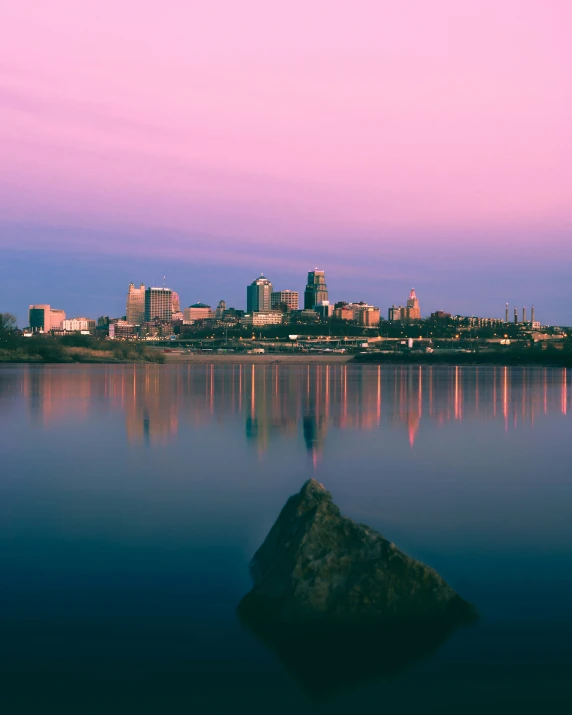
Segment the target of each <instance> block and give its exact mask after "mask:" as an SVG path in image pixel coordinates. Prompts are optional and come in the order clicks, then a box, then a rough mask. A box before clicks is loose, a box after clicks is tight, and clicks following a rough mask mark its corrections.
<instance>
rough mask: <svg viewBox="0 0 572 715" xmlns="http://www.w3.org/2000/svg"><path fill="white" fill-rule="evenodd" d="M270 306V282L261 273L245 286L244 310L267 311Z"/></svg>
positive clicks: (249, 311) (250, 311) (253, 311)
mask: <svg viewBox="0 0 572 715" xmlns="http://www.w3.org/2000/svg"><path fill="white" fill-rule="evenodd" d="M271 308H272V283H271V282H270V281H269V280H268V278H265V277H264V275H263V274H262V273H261V274H260V278H257V279H256V280H255V281H252V283H251V284H250V285H249V286H248V287H247V288H246V312H247V313H268V312H270V309H271Z"/></svg>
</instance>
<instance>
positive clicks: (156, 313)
mask: <svg viewBox="0 0 572 715" xmlns="http://www.w3.org/2000/svg"><path fill="white" fill-rule="evenodd" d="M172 317H173V291H172V290H171V289H170V288H147V290H146V291H145V322H147V323H148V322H151V321H153V320H161V321H169V322H170V321H171V319H172Z"/></svg>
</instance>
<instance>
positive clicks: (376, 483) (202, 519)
mask: <svg viewBox="0 0 572 715" xmlns="http://www.w3.org/2000/svg"><path fill="white" fill-rule="evenodd" d="M571 390H572V385H571V380H570V376H569V375H568V373H567V371H566V370H564V369H552V368H504V367H497V368H493V367H481V368H469V367H458V368H456V367H450V368H449V367H439V368H430V367H425V366H424V367H417V366H410V367H409V366H408V367H390V366H383V367H377V366H352V365H344V364H332V365H326V364H321V365H320V364H318V365H317V364H312V365H310V366H305V365H295V366H287V365H283V364H280V365H272V364H250V365H249V364H244V365H239V364H235V365H226V366H224V365H222V366H220V365H209V364H206V365H178V366H152V365H149V366H78V365H76V366H69V367H68V366H6V367H1V368H0V419H1V420H2V431H1V432H0V454H1V456H2V469H1V470H0V489H1V496H2V498H1V499H0V539H1V540H2V543H3V544H7V545H8V546H7V548H3V549H2V550H0V574H2V576H3V580H2V585H1V587H0V638H1V639H2V643H3V644H4V647H3V651H2V656H1V659H0V670H1V671H2V672H3V676H4V677H5V678H6V681H5V682H4V683H3V688H2V690H0V698H2V697H3V698H4V700H6V702H8V704H10V705H11V710H10V709H9V710H8V711H9V712H38V708H41V707H44V706H45V704H46V703H48V705H52V704H53V701H56V700H57V702H58V703H60V704H61V706H62V708H63V706H64V705H65V704H66V702H67V701H66V698H67V697H70V698H71V697H72V695H73V697H74V698H77V697H81V694H82V693H85V692H96V693H97V697H98V698H99V700H97V698H96V700H97V703H96V705H94V710H93V711H94V712H103V711H105V712H115V711H117V712H129V711H130V710H129V709H130V708H131V710H132V711H137V712H142V711H145V712H147V710H146V709H145V708H147V707H148V708H149V711H153V712H158V711H160V709H161V708H164V707H165V703H166V702H167V703H168V705H169V707H170V708H171V709H173V708H175V709H176V708H179V707H187V706H188V707H191V706H192V707H194V708H195V709H196V711H197V712H198V711H201V712H205V713H209V712H230V711H231V710H233V709H234V710H236V709H237V708H238V709H242V710H244V709H245V708H246V709H247V711H248V709H250V711H252V712H270V711H274V712H293V711H299V712H324V713H325V712H328V713H329V712H379V703H380V702H381V701H383V703H384V712H426V711H427V702H433V701H431V698H434V699H435V700H434V702H439V703H440V707H441V711H447V712H449V711H450V712H459V711H463V712H469V711H470V712H473V710H471V709H470V708H471V707H474V711H475V712H482V709H483V708H485V707H486V708H487V709H488V710H492V711H493V712H503V713H504V712H507V708H508V707H509V706H513V705H514V703H517V704H518V708H519V712H522V711H526V708H527V707H528V705H529V704H532V706H533V709H534V708H536V709H538V708H539V707H541V706H545V704H546V703H547V702H549V703H551V704H552V705H553V706H560V705H561V704H562V703H563V702H564V701H565V700H566V699H567V698H568V697H569V693H568V688H567V679H568V675H569V668H570V666H571V665H572V646H571V645H570V644H571V643H572V607H571V605H570V604H571V603H572V507H571V503H572V479H571V477H570V469H569V460H568V441H569V435H570V427H571V423H570V416H571V413H570V401H571ZM312 475H315V476H316V477H317V478H318V479H319V480H320V481H322V482H323V483H324V484H325V485H326V487H328V488H329V489H330V490H331V491H332V493H333V495H334V500H335V501H336V503H338V504H339V506H340V508H341V509H342V512H343V513H345V514H347V515H348V516H351V517H352V518H355V519H357V520H359V521H364V522H365V523H368V524H370V525H371V526H372V527H374V528H376V529H379V530H380V531H381V532H382V533H384V535H386V536H387V537H388V538H391V539H392V540H393V541H395V542H396V543H397V545H398V546H400V547H401V548H403V550H405V551H407V552H408V553H411V554H412V555H413V556H415V557H417V558H420V559H422V560H424V561H425V562H426V563H428V564H429V565H431V566H433V567H435V568H436V569H437V570H438V571H440V572H441V573H442V575H443V576H444V577H445V578H446V579H447V580H448V581H449V582H450V583H451V584H452V585H453V586H454V587H455V588H456V589H457V590H458V591H459V592H460V593H461V595H462V596H463V597H465V598H467V599H468V600H469V601H471V602H472V603H474V604H475V606H476V607H477V609H478V610H479V612H480V613H481V615H482V617H483V618H482V621H481V622H480V623H479V625H478V626H477V627H475V628H471V629H462V630H461V631H459V632H458V633H455V635H454V636H452V637H451V638H450V639H449V640H448V641H447V642H446V643H444V644H443V645H441V646H440V647H439V648H438V649H437V650H436V651H435V652H434V653H431V654H430V655H427V657H425V658H424V659H423V660H422V661H420V662H419V663H416V664H415V665H411V666H408V668H407V669H405V670H404V671H403V673H402V674H395V675H393V676H392V678H391V679H390V680H389V681H388V680H387V679H385V680H383V681H377V680H375V678H374V679H373V680H371V678H370V679H369V680H367V682H365V683H363V684H361V685H360V684H359V683H357V684H355V685H352V687H351V688H348V689H347V690H346V691H344V692H342V693H340V692H336V693H335V694H332V695H331V696H330V697H329V698H326V700H324V701H320V702H319V703H317V702H315V701H313V700H311V699H310V700H309V699H308V697H307V694H306V693H305V691H304V689H303V687H301V686H300V684H299V683H298V682H297V681H296V680H295V679H293V677H292V676H291V675H290V674H289V673H288V672H287V671H286V670H285V669H284V668H283V667H282V665H281V664H280V661H279V660H278V659H277V658H275V657H273V656H272V653H271V650H269V649H267V648H265V647H264V645H263V644H261V643H259V642H257V641H256V639H254V638H253V637H252V636H250V635H249V634H248V633H247V632H245V631H244V630H243V629H242V628H241V627H240V624H239V623H238V621H237V619H236V615H235V608H236V606H237V604H238V602H239V601H240V599H241V598H242V596H243V595H244V594H245V593H246V591H247V590H248V589H249V587H250V581H249V576H248V562H249V559H250V557H251V556H252V554H253V553H254V551H255V550H256V548H257V547H258V546H259V545H260V543H261V541H262V539H263V538H264V536H265V535H266V533H267V531H268V529H269V528H270V526H271V524H272V523H273V521H274V519H275V518H276V515H277V513H278V511H279V509H280V508H281V507H282V505H283V503H284V501H285V499H286V498H287V497H288V496H289V495H290V494H292V493H293V492H295V491H297V490H298V489H299V488H300V486H301V484H302V482H303V481H304V480H305V479H306V478H308V477H309V476H312ZM405 655H407V654H405ZM290 656H291V654H289V656H288V657H289V658H290ZM401 656H402V657H403V654H401ZM403 660H406V658H403ZM221 673H222V675H221ZM70 674H72V675H73V681H74V682H73V683H71V684H70ZM30 680H31V681H33V682H37V685H38V687H37V688H30V687H29V684H30ZM412 680H413V682H414V683H415V684H416V685H417V690H418V691H419V693H423V695H419V697H417V696H416V695H415V691H416V689H415V688H411V687H410V683H411V681H412ZM74 683H75V685H74ZM221 683H222V684H223V687H221ZM224 686H226V688H225V687H224ZM74 688H75V689H74ZM469 694H470V696H469ZM111 696H113V697H111ZM94 697H95V696H94ZM110 698H111V699H112V701H113V702H111V703H110ZM23 702H24V703H25V705H24V706H22V708H20V709H17V708H16V707H14V704H15V703H16V704H19V705H22V703H23ZM507 703H508V705H507ZM114 704H117V705H118V706H117V708H116V709H114V707H115V705H114ZM27 705H29V709H28V710H27V709H25V706H27ZM167 709H168V708H167ZM60 711H63V710H62V709H61V708H60ZM69 711H70V712H72V711H75V712H77V711H78V710H77V707H76V708H75V710H74V708H73V707H71V706H70V710H69ZM82 711H84V712H87V711H88V710H87V709H86V708H82Z"/></svg>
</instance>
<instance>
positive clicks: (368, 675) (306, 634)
mask: <svg viewBox="0 0 572 715" xmlns="http://www.w3.org/2000/svg"><path fill="white" fill-rule="evenodd" d="M238 616H239V618H240V621H241V623H242V624H243V625H244V626H245V627H246V628H247V630H248V631H249V632H251V633H252V634H253V635H254V636H255V637H256V638H258V639H259V640H260V642H261V643H263V644H264V645H265V646H266V647H268V648H270V649H271V650H272V651H274V653H276V655H277V656H278V658H279V659H280V661H281V663H282V664H283V665H284V666H285V668H286V669H287V670H288V671H289V672H290V673H292V675H293V676H294V677H295V678H296V679H297V680H298V681H299V682H300V684H301V685H302V686H303V687H304V688H305V690H306V691H308V693H310V694H312V695H313V696H319V697H325V696H330V695H331V694H332V693H334V692H336V691H338V690H341V689H344V688H348V687H351V686H354V685H355V684H356V683H359V682H360V681H366V680H370V679H372V678H376V677H387V676H392V675H395V674H397V673H399V672H400V671H402V670H405V669H406V668H408V667H409V666H410V665H412V664H413V663H415V662H416V661H418V660H421V659H423V658H427V657H428V656H429V655H430V654H431V653H433V652H434V651H436V650H437V649H438V648H439V647H440V646H441V645H442V644H443V643H444V642H445V641H446V640H447V638H448V637H449V636H450V635H451V634H452V633H453V632H454V631H455V630H456V627H457V626H458V625H459V624H455V623H454V622H450V621H446V620H439V619H436V620H434V621H433V622H429V621H419V622H416V621H413V622H407V623H402V624H398V625H394V626H387V625H385V626H383V625H379V626H373V625H372V624H369V625H368V626H364V625H362V624H352V625H351V626H346V627H342V626H340V625H339V624H338V625H336V626H334V625H331V624H325V625H308V624H305V625H304V626H303V627H301V626H300V627H296V626H292V624H289V625H288V626H282V627H281V626H280V625H274V626H269V625H268V624H267V623H265V622H264V621H263V620H262V619H260V618H259V617H257V615H256V613H253V612H249V611H247V610H245V609H243V608H240V607H239V609H238Z"/></svg>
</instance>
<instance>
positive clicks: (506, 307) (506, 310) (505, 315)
mask: <svg viewBox="0 0 572 715" xmlns="http://www.w3.org/2000/svg"><path fill="white" fill-rule="evenodd" d="M504 322H505V323H508V303H507V304H506V306H505V309H504Z"/></svg>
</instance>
